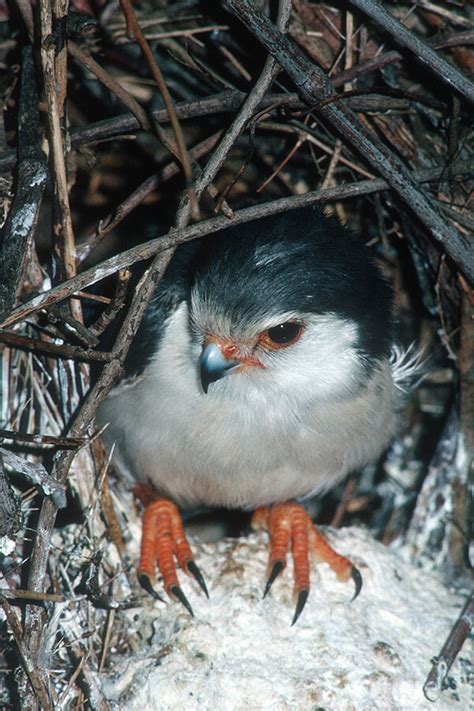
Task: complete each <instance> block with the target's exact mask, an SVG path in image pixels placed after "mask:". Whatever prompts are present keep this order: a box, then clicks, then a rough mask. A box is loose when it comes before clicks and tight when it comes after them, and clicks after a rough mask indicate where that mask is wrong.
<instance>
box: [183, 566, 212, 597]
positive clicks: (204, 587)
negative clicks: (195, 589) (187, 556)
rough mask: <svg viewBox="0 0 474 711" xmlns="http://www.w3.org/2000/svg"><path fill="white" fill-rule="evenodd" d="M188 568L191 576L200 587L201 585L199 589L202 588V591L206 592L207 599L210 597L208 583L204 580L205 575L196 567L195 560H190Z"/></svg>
mask: <svg viewBox="0 0 474 711" xmlns="http://www.w3.org/2000/svg"><path fill="white" fill-rule="evenodd" d="M186 568H187V569H188V571H189V572H190V573H191V575H192V576H193V578H194V580H195V581H196V582H197V583H198V585H199V587H200V588H201V590H203V591H204V593H205V594H206V597H209V593H208V592H207V585H206V581H205V580H204V577H203V574H202V573H201V571H200V570H199V568H198V567H197V565H196V563H195V562H194V560H189V561H188V562H187V563H186Z"/></svg>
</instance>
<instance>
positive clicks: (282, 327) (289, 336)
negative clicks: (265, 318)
mask: <svg viewBox="0 0 474 711" xmlns="http://www.w3.org/2000/svg"><path fill="white" fill-rule="evenodd" d="M303 330H304V326H303V324H302V323H300V322H299V321H285V322H284V323H279V324H278V325H277V326H272V327H271V328H267V330H266V331H262V333H261V334H260V336H259V338H258V343H259V345H261V346H263V347H264V348H266V349H268V350H278V349H279V348H287V347H288V346H291V345H292V344H293V343H295V342H296V341H297V340H298V339H299V338H300V337H301V334H302V333H303Z"/></svg>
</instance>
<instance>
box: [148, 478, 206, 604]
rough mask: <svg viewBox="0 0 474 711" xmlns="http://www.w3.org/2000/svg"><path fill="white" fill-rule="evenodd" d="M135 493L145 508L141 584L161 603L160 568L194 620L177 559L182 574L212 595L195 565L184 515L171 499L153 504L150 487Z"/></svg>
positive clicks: (171, 593) (169, 590) (173, 594)
mask: <svg viewBox="0 0 474 711" xmlns="http://www.w3.org/2000/svg"><path fill="white" fill-rule="evenodd" d="M135 493H136V494H137V496H138V497H139V498H140V499H141V500H142V502H143V503H144V504H145V511H144V514H143V528H142V545H141V554H140V563H139V566H138V580H139V581H140V584H141V586H142V587H143V588H144V589H145V590H146V591H147V592H149V593H151V594H152V595H153V596H154V597H155V598H157V599H158V600H161V599H162V598H161V597H160V596H159V595H158V593H157V592H156V590H155V586H156V576H155V571H156V566H158V569H159V571H160V573H161V575H162V577H163V585H164V588H165V590H166V592H167V593H168V595H169V596H170V597H172V598H174V599H175V600H179V601H180V602H182V603H183V605H184V606H185V608H186V609H187V610H188V612H189V613H190V614H191V615H193V617H194V613H193V610H192V607H191V605H190V604H189V602H188V600H187V598H186V596H185V594H184V593H183V591H182V590H181V587H180V585H179V582H178V576H177V574H176V564H175V559H176V560H177V562H178V565H179V567H180V568H181V569H182V570H184V571H185V572H186V573H189V574H190V575H192V576H193V577H194V578H195V580H196V581H197V582H198V584H199V585H200V587H201V588H202V590H203V591H204V592H205V593H206V595H207V596H208V597H209V594H208V592H207V587H206V583H205V581H204V578H203V576H202V573H201V571H200V570H199V568H198V566H197V565H196V563H195V562H194V558H193V554H192V552H191V548H190V547H189V543H188V541H187V539H186V534H185V533H184V528H183V523H182V521H181V516H180V513H179V511H178V509H177V507H176V506H175V504H173V502H172V501H169V500H168V499H164V498H162V497H160V498H154V499H153V500H151V496H150V490H149V488H148V487H141V486H138V487H136V488H135Z"/></svg>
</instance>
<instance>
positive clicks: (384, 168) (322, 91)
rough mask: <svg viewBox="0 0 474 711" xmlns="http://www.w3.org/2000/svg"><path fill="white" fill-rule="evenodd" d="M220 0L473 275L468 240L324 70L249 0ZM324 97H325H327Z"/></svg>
mask: <svg viewBox="0 0 474 711" xmlns="http://www.w3.org/2000/svg"><path fill="white" fill-rule="evenodd" d="M225 5H226V6H227V7H229V9H230V10H231V12H233V14H235V15H236V16H237V17H238V18H239V19H240V20H241V21H242V22H243V23H244V24H245V25H246V26H247V27H248V28H249V29H250V31H251V32H252V33H253V34H254V35H255V36H256V37H257V38H258V39H259V40H260V42H261V43H262V44H263V45H264V47H265V48H266V49H267V50H268V51H269V52H270V53H271V54H273V56H275V58H276V59H277V61H278V62H279V64H280V65H281V66H282V68H283V69H285V71H286V72H287V74H288V75H289V76H290V78H291V79H292V81H293V82H294V84H295V85H296V88H297V90H298V93H299V94H300V96H301V98H302V99H303V100H304V101H306V102H307V104H308V105H309V106H312V107H313V111H315V112H317V113H319V114H320V115H321V116H322V117H323V118H324V119H325V120H326V121H327V122H328V124H329V125H330V126H331V127H332V128H333V129H334V130H336V131H337V132H338V133H339V134H340V135H341V136H342V137H343V138H345V140H346V141H347V142H348V143H349V144H350V145H351V146H352V147H353V148H355V149H356V150H357V151H358V152H359V153H360V155H361V156H363V157H364V158H365V159H366V160H367V161H368V162H369V163H370V164H371V166H372V167H373V168H375V169H376V170H377V171H378V172H379V173H380V175H382V176H383V177H384V178H385V180H386V181H387V182H388V183H389V185H390V186H391V187H392V188H393V189H394V190H395V192H396V193H397V194H398V195H399V197H400V198H401V199H402V200H403V202H404V203H405V204H406V205H407V206H408V207H409V208H410V210H411V211H412V212H413V214H414V215H415V216H416V217H417V218H418V219H419V220H420V222H422V224H424V225H425V227H427V228H428V230H429V232H430V233H431V234H432V235H433V237H434V239H435V240H436V241H437V242H439V243H440V244H441V245H442V247H443V248H444V249H445V250H446V252H447V253H448V254H449V256H450V257H451V258H452V259H453V261H454V262H455V263H456V265H457V267H458V268H459V269H460V270H461V271H462V272H464V274H466V276H467V277H468V278H469V279H470V280H473V281H474V253H473V250H472V246H471V244H470V242H469V240H468V239H467V238H466V237H465V236H464V235H463V234H461V233H460V232H458V231H457V230H456V229H454V228H453V227H452V226H451V225H450V224H449V223H448V222H447V221H446V220H445V219H444V218H443V216H442V215H441V214H440V212H439V211H438V209H437V207H436V206H435V204H434V203H433V201H432V200H431V199H430V198H428V196H427V195H425V194H424V193H423V192H422V191H421V190H420V189H419V188H418V186H417V185H416V183H415V182H414V179H413V176H412V175H411V173H410V171H409V170H408V169H407V168H406V167H405V165H404V163H402V161H401V160H399V159H398V157H397V156H396V155H395V153H393V152H391V151H390V150H389V149H388V148H387V146H386V145H385V144H384V143H383V142H382V141H381V140H380V139H378V138H377V137H376V136H375V134H371V133H369V132H368V131H367V129H366V128H365V127H364V126H363V125H362V124H361V122H360V121H359V119H358V117H357V115H356V114H354V113H353V112H352V111H350V110H349V109H347V108H345V107H343V106H341V105H337V104H336V103H332V99H333V98H334V89H333V87H332V85H331V83H330V81H329V79H328V78H327V76H326V75H325V73H324V72H323V71H322V70H321V69H319V67H317V66H316V65H315V64H313V63H311V62H310V61H309V60H308V59H307V57H306V56H305V55H304V54H303V52H302V51H301V50H300V49H299V48H298V47H297V46H296V45H295V44H294V43H293V42H291V41H290V40H289V39H288V38H287V37H286V36H285V35H283V34H281V33H279V32H278V31H277V30H276V28H275V27H274V25H272V23H271V22H270V21H269V19H268V18H267V17H266V15H264V14H263V12H262V11H261V10H260V9H259V8H257V7H256V6H255V5H254V3H252V2H250V0H226V2H225ZM328 100H329V103H328Z"/></svg>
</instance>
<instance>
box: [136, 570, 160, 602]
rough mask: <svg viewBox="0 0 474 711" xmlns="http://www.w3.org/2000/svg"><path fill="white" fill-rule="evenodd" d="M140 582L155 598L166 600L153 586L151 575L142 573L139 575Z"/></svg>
mask: <svg viewBox="0 0 474 711" xmlns="http://www.w3.org/2000/svg"><path fill="white" fill-rule="evenodd" d="M138 582H139V583H140V585H141V586H142V588H143V589H144V590H146V591H147V593H150V595H152V596H153V597H154V598H155V600H159V601H160V602H164V600H163V598H162V597H161V596H160V595H158V593H157V592H156V590H155V588H154V587H153V585H152V582H151V580H150V576H149V575H147V574H146V573H141V575H139V576H138Z"/></svg>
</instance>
